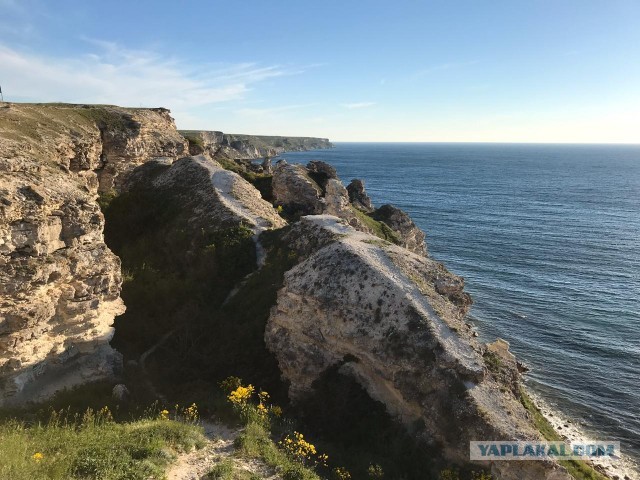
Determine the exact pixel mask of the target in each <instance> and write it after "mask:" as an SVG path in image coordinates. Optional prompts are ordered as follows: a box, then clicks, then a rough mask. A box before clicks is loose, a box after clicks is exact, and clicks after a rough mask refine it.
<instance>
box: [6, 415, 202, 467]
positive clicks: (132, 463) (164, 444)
mask: <svg viewBox="0 0 640 480" xmlns="http://www.w3.org/2000/svg"><path fill="white" fill-rule="evenodd" d="M200 430H201V429H200V428H199V427H196V426H194V425H191V424H186V423H180V422H177V421H173V420H168V419H167V420H164V419H160V418H158V417H156V418H144V419H140V420H137V421H131V422H125V423H116V422H114V421H112V420H110V418H109V416H108V415H105V414H99V413H98V414H94V413H88V414H87V413H85V415H84V416H83V417H71V418H70V419H64V418H61V417H59V416H54V417H52V419H51V420H50V421H49V422H47V423H37V424H35V425H28V424H26V423H23V422H19V421H16V420H14V421H5V422H3V423H2V424H0V439H1V441H0V478H3V479H11V480H39V479H47V480H70V479H96V480H98V479H100V480H116V479H118V480H120V479H131V480H134V479H140V480H143V479H147V478H150V477H153V478H162V476H163V475H164V470H165V468H166V466H167V465H168V464H169V463H170V461H171V460H172V458H173V455H174V454H175V452H177V451H183V450H190V449H191V448H193V447H196V446H200V445H202V444H203V442H204V438H203V436H202V433H201V431H200ZM40 457H41V458H40Z"/></svg>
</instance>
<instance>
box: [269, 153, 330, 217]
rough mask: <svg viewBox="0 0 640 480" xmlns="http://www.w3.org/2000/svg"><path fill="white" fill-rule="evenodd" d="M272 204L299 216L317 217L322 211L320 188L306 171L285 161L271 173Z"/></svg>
mask: <svg viewBox="0 0 640 480" xmlns="http://www.w3.org/2000/svg"><path fill="white" fill-rule="evenodd" d="M272 185H273V199H274V203H275V204H276V205H278V206H282V207H283V208H285V209H286V210H287V211H289V212H292V213H295V214H299V215H317V214H320V213H322V212H323V211H324V200H323V198H322V197H323V191H322V188H321V187H320V186H319V185H318V184H317V183H316V182H315V181H314V180H313V179H312V178H311V177H310V176H309V172H308V171H307V169H306V168H305V167H304V166H302V165H298V164H290V163H287V162H286V161H285V160H281V161H279V162H278V163H276V166H275V168H274V171H273V183H272Z"/></svg>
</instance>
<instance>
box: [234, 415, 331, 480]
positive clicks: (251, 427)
mask: <svg viewBox="0 0 640 480" xmlns="http://www.w3.org/2000/svg"><path fill="white" fill-rule="evenodd" d="M235 447H236V450H237V452H238V454H240V455H243V456H245V457H250V458H258V459H261V460H262V461H264V462H265V463H266V464H267V465H269V466H270V467H272V468H274V469H275V470H277V471H278V472H280V474H281V475H282V478H283V479H284V480H320V477H319V476H318V475H317V474H316V473H315V472H314V471H313V470H311V469H310V468H307V467H305V466H303V465H301V464H300V463H298V462H296V461H294V460H292V459H291V458H289V457H288V456H287V455H286V454H285V453H284V452H283V451H282V450H280V449H279V448H278V447H277V446H276V444H275V443H274V442H273V440H272V439H271V437H270V434H269V431H268V430H267V428H265V427H264V426H263V425H260V424H258V423H253V422H250V423H249V424H248V425H247V426H246V427H245V430H244V431H243V432H242V433H241V434H240V435H239V436H238V437H237V438H236V442H235Z"/></svg>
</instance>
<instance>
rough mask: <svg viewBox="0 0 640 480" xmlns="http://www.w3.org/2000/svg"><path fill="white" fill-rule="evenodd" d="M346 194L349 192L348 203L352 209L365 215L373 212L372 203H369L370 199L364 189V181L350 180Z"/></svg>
mask: <svg viewBox="0 0 640 480" xmlns="http://www.w3.org/2000/svg"><path fill="white" fill-rule="evenodd" d="M347 192H349V201H350V202H351V203H352V204H353V206H354V207H356V208H359V209H360V210H362V211H363V212H366V213H371V212H373V210H374V208H373V203H371V199H370V198H369V195H367V192H366V191H365V189H364V181H362V180H358V179H357V178H354V179H353V180H351V183H350V184H349V185H347Z"/></svg>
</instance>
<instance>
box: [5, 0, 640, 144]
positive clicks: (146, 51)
mask: <svg viewBox="0 0 640 480" xmlns="http://www.w3.org/2000/svg"><path fill="white" fill-rule="evenodd" d="M0 86H1V87H2V92H3V94H4V96H5V100H7V101H15V102H73V103H106V104H116V105H122V106H134V107H139V106H144V107H157V106H164V107H167V108H169V109H171V111H172V115H173V116H174V117H175V119H176V123H177V125H178V127H179V128H183V129H203V130H222V131H224V132H228V133H248V134H263V135H304V136H319V137H328V138H330V139H331V140H333V141H372V142H375V141H380V142H382V141H385V142H392V141H407V142H550V143H553V142H568V143H640V0H528V1H524V0H505V1H503V0H488V1H480V0H467V1H465V0H438V1H435V0H434V1H427V0H422V1H419V0H394V1H389V0H385V1H378V0H341V1H334V0H323V1H315V2H310V1H305V0H291V1H288V0H287V1H284V0H270V1H267V0H251V1H242V0H235V1H218V0H208V1H207V0H202V1H195V0H174V1H172V2H161V1H157V0H156V1H150V0H128V1H121V0H110V1H93V0H82V1H80V0H55V1H53V0H0Z"/></svg>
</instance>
